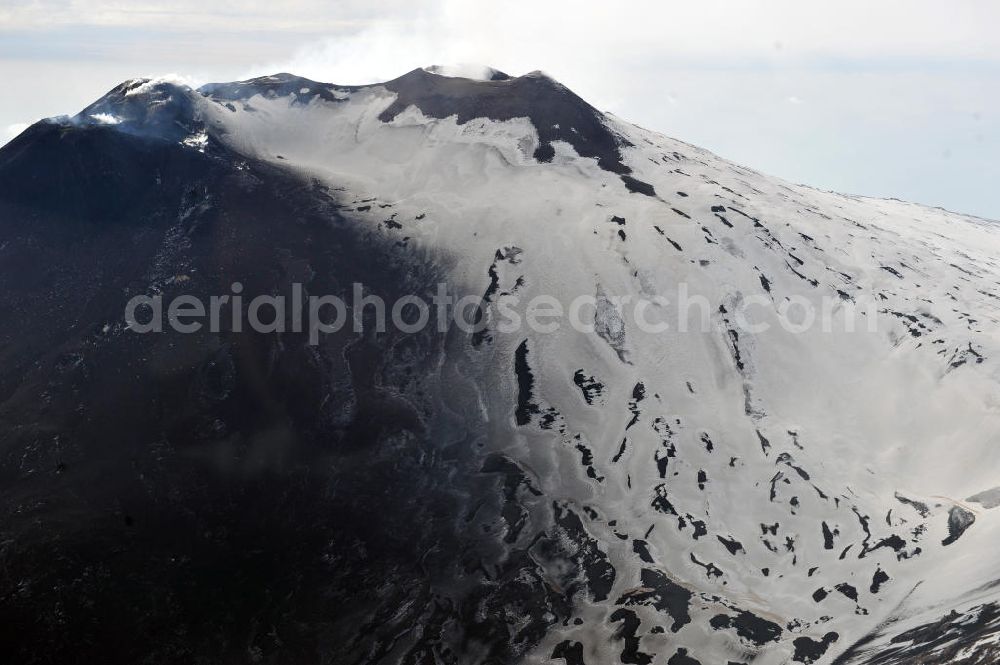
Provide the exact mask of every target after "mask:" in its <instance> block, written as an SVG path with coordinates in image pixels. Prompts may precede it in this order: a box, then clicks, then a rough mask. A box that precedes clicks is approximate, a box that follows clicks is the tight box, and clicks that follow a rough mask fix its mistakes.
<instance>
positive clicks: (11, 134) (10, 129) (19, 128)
mask: <svg viewBox="0 0 1000 665" xmlns="http://www.w3.org/2000/svg"><path fill="white" fill-rule="evenodd" d="M28 127H30V125H29V124H28V123H26V122H15V123H14V124H12V125H7V130H6V131H5V132H4V137H3V141H4V143H6V142H7V141H10V140H11V139H13V138H15V137H16V136H17V135H18V134H20V133H21V132H23V131H24V130H26V129H27V128H28Z"/></svg>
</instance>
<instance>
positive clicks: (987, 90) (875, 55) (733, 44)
mask: <svg viewBox="0 0 1000 665" xmlns="http://www.w3.org/2000/svg"><path fill="white" fill-rule="evenodd" d="M997 26H1000V3H996V2H991V1H989V0H983V1H976V0H966V1H961V0H959V1H955V2H949V3H943V2H939V1H937V0H933V1H931V0H907V1H903V0H882V1H881V2H877V3H873V2H862V1H860V0H840V1H839V2H827V1H822V2H819V1H809V0H744V1H743V2H739V3H736V2H722V1H721V0H707V1H702V2H698V3H693V2H690V1H685V2H669V1H667V2H665V1H663V0H658V1H655V2H654V1H653V0H639V1H634V2H630V3H627V4H626V3H607V2H580V1H577V2H569V1H566V0H558V1H555V2H544V1H543V0H509V1H508V2H503V3H498V2H495V1H490V2H479V1H477V0H428V1H425V2H403V1H402V0H382V1H379V0H366V1H361V0H342V1H341V2H338V3H336V4H333V3H329V2H323V1H321V0H286V1H284V2H236V1H233V0H226V1H223V2H213V3H208V2H204V1H202V0H197V1H196V0H175V1H174V2H161V1H159V0H139V1H133V2H125V1H124V0H121V1H117V2H111V1H108V0H4V2H3V4H2V5H0V77H2V78H0V80H2V81H3V84H4V95H3V97H2V99H0V141H6V140H7V139H9V138H10V137H11V135H13V133H15V132H16V131H17V130H18V129H19V128H20V127H21V126H23V123H28V122H32V121H34V120H37V119H38V118H41V117H45V116H51V115H58V114H71V113H75V112H77V111H78V110H79V109H80V108H82V107H83V106H85V105H86V104H87V103H89V102H90V101H93V100H94V99H96V98H97V97H99V96H100V95H102V94H103V93H104V92H106V91H107V90H108V89H110V88H111V87H113V86H114V85H116V84H117V83H119V82H120V81H122V80H124V79H127V78H133V77H136V76H152V75H162V74H167V73H175V74H180V75H183V76H186V77H189V78H190V80H191V81H192V83H202V82H207V81H217V80H233V79H236V78H245V77H248V76H252V75H258V74H262V73H273V72H275V71H279V70H280V71H292V72H294V73H297V74H301V75H303V76H307V77H310V78H315V79H318V80H324V81H330V82H335V83H365V82H373V81H377V80H385V79H388V78H393V77H395V76H398V75H399V74H402V73H404V72H406V71H408V70H410V69H413V68H414V67H418V66H422V65H428V64H434V63H455V62H478V63H484V64H489V65H492V66H495V67H498V68H500V69H503V70H505V71H507V72H509V73H511V74H522V73H524V72H527V71H530V70H533V69H543V70H545V71H547V72H548V73H550V74H551V75H553V76H555V77H556V78H558V79H559V80H561V81H562V82H563V83H565V84H566V85H568V86H569V87H571V88H573V89H574V90H575V91H577V92H578V93H579V94H581V95H582V96H584V97H585V98H587V99H588V100H589V101H591V102H592V103H594V104H595V105H596V106H598V107H599V108H601V109H602V110H607V111H611V112H613V113H615V114H617V115H619V116H621V117H623V118H626V119H628V120H631V121H634V122H637V123H639V124H641V125H643V126H645V127H648V128H650V129H655V130H658V131H661V132H663V133H665V134H668V135H670V136H673V137H676V138H679V139H681V140H684V141H688V142H690V143H695V144H698V145H701V146H703V147H706V148H708V149H710V150H713V151H715V152H717V153H718V154H720V155H722V156H723V157H726V158H729V159H732V160H734V161H736V162H739V163H742V164H745V165H747V166H750V167H752V168H756V169H758V170H760V171H763V172H765V173H771V174H774V175H778V176H781V177H784V178H786V179H789V180H792V181H795V182H802V183H805V184H809V185H813V186H816V187H821V188H825V189H834V190H838V191H844V192H849V193H855V194H866V195H872V196H884V197H897V198H903V199H907V200H912V201H917V202H920V203H925V204H928V205H939V206H943V207H946V208H948V209H951V210H956V211H960V212H967V213H972V214H978V215H981V216H985V217H990V218H994V219H1000V185H998V183H1000V159H998V157H997V155H998V154H1000V39H998V38H997V37H996V35H995V33H996V30H997Z"/></svg>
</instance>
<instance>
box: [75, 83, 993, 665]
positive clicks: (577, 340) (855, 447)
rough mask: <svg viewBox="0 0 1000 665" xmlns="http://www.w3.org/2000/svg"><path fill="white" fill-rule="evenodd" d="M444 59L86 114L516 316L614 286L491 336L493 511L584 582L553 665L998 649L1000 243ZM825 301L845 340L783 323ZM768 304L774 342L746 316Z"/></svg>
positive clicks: (480, 368) (174, 95)
mask: <svg viewBox="0 0 1000 665" xmlns="http://www.w3.org/2000/svg"><path fill="white" fill-rule="evenodd" d="M435 71H436V70H433V69H432V70H430V71H424V70H417V71H415V72H411V73H410V74H408V75H406V76H404V77H402V78H401V79H397V80H396V81H392V82H388V83H386V84H384V85H375V86H366V87H338V86H332V85H328V84H320V83H315V82H312V81H307V80H305V79H300V78H296V77H292V76H288V75H279V76H275V77H268V78H264V79H256V80H254V81H249V82H243V83H237V84H221V85H213V86H206V87H205V88H203V89H202V90H201V91H199V92H195V91H192V90H190V89H186V88H183V87H179V86H172V85H169V84H160V85H158V86H152V87H150V86H148V85H146V84H144V85H145V86H146V88H145V89H144V91H143V92H142V93H140V94H139V95H136V94H130V92H129V90H121V91H118V92H117V93H113V94H112V95H110V96H109V97H108V98H106V99H105V100H103V101H102V102H100V103H98V104H96V105H94V106H93V107H90V108H89V109H88V110H86V111H85V113H84V114H81V117H83V118H84V121H85V122H86V121H87V120H86V118H88V117H89V118H105V119H106V118H108V117H113V118H115V119H116V120H117V123H116V124H115V125H114V127H115V128H116V129H118V130H119V131H126V132H127V131H133V130H138V129H136V128H139V129H141V131H146V132H149V131H154V130H155V131H157V132H160V134H161V135H162V136H164V137H166V138H168V139H169V140H172V141H177V142H179V143H182V144H183V145H185V146H189V147H190V148H191V149H194V150H198V149H201V150H203V149H205V148H206V147H209V149H210V146H211V145H212V144H213V143H214V144H217V145H224V146H226V148H227V149H229V150H232V151H235V152H236V153H239V154H243V155H245V156H247V157H248V158H253V159H257V160H264V161H268V162H271V163H273V164H274V165H277V166H280V167H282V168H287V169H290V170H292V171H294V172H296V173H299V174H301V175H303V176H306V177H308V178H313V179H317V180H319V181H320V182H322V183H324V184H325V185H327V186H328V187H330V188H331V189H332V190H335V191H336V192H338V195H339V197H340V199H341V202H342V203H343V204H345V205H348V206H350V207H351V208H353V212H354V213H355V214H356V215H357V216H358V217H359V218H360V219H362V220H364V221H365V222H366V223H367V224H369V225H370V228H371V229H374V230H376V231H377V232H378V233H380V234H383V235H384V236H385V237H386V238H388V239H392V240H395V241H397V242H399V243H401V244H402V245H406V246H410V247H419V248H422V249H424V250H426V251H428V252H430V253H431V254H432V255H434V256H438V257H439V258H440V259H441V261H442V262H443V263H444V264H446V265H448V266H449V270H450V275H449V279H450V280H451V281H453V282H455V283H457V284H461V285H462V287H463V290H470V291H473V292H481V293H484V294H486V298H485V299H486V301H487V305H488V306H490V305H495V303H496V302H498V301H499V300H501V299H505V298H506V299H508V300H509V301H511V302H513V299H514V298H519V299H520V302H522V303H523V302H527V301H528V300H529V299H531V298H532V297H533V296H537V295H551V296H555V297H556V298H558V299H559V300H560V301H561V302H563V303H569V302H570V301H571V300H572V299H573V298H575V297H577V296H594V297H595V299H596V301H597V303H598V305H597V310H596V311H597V314H596V319H597V321H596V322H597V328H598V333H595V334H590V333H585V332H579V331H576V330H574V329H572V327H570V326H566V325H563V326H561V327H559V329H558V330H556V331H553V332H549V333H537V332H532V331H530V330H528V329H527V328H525V329H523V330H519V331H517V332H515V333H504V332H501V331H499V330H492V329H488V330H487V331H486V332H484V333H483V334H480V335H477V336H474V337H473V338H471V339H470V340H469V344H470V348H469V349H468V352H467V353H468V356H467V366H466V369H465V371H466V373H467V374H468V375H469V376H470V377H472V378H473V379H474V380H475V385H476V387H477V402H478V404H479V405H481V409H482V411H483V413H484V416H485V418H486V422H487V423H488V424H487V427H488V432H487V435H488V436H487V440H488V442H487V444H486V450H485V451H484V453H483V455H484V459H486V460H492V462H490V463H488V464H485V463H484V470H492V471H491V472H494V473H500V472H501V470H502V469H506V470H507V471H503V473H508V474H509V475H508V478H510V479H512V480H510V481H509V482H508V483H507V484H506V485H505V486H504V487H505V490H504V492H505V493H504V495H503V496H502V497H501V499H502V501H503V502H504V505H505V506H506V507H505V508H504V510H503V511H501V512H500V514H497V515H494V516H491V517H490V518H489V521H490V525H489V526H490V528H492V529H495V530H496V531H497V532H498V533H500V534H502V535H503V537H504V540H505V542H506V543H507V545H508V546H509V547H510V551H511V552H512V553H514V552H516V553H519V554H520V555H527V556H528V557H530V558H531V560H533V561H534V562H535V564H536V565H537V566H538V568H539V569H540V570H541V575H542V576H543V578H544V579H545V580H546V583H547V584H548V585H550V586H551V587H552V588H554V589H572V588H575V586H579V588H580V591H579V592H573V591H570V592H569V595H570V596H571V597H572V598H573V601H574V606H573V619H572V620H570V619H568V618H566V619H565V620H561V621H555V620H553V621H551V622H550V623H549V625H548V630H547V631H545V633H544V635H541V636H539V637H538V638H537V639H535V640H532V641H531V644H530V648H527V649H526V651H525V653H524V654H523V655H524V658H525V660H526V661H527V662H549V661H550V660H552V659H555V660H562V661H565V663H567V665H577V664H578V663H588V664H589V665H594V664H595V663H596V664H602V663H611V662H622V663H651V662H656V663H669V664H670V665H678V664H681V665H685V664H686V665H690V664H691V663H697V662H700V663H703V664H705V665H710V664H712V665H714V664H715V663H727V662H731V663H749V662H754V663H762V664H770V663H773V664H778V663H786V662H791V661H794V662H802V663H810V662H833V661H834V660H836V661H837V662H843V663H848V662H859V663H860V662H873V663H908V662H914V661H915V660H916V659H918V658H924V659H925V661H920V662H970V663H971V662H983V661H982V658H983V657H984V655H983V654H990V653H993V652H994V650H995V649H996V647H995V644H996V640H997V637H996V635H997V632H996V631H997V630H998V629H1000V606H998V605H997V604H996V603H997V601H998V595H1000V594H998V592H996V591H995V586H996V583H997V581H998V580H1000V559H997V557H996V556H995V555H994V554H993V546H992V545H993V543H995V532H996V530H997V529H998V526H997V521H998V518H997V515H996V512H995V511H994V510H993V509H994V508H995V507H996V506H997V505H1000V500H998V499H997V496H1000V489H996V488H998V486H1000V476H998V474H997V473H996V471H995V469H996V468H997V461H998V460H997V458H998V456H1000V451H998V449H997V448H996V447H995V446H994V445H993V444H994V442H995V441H996V439H997V437H998V436H1000V412H998V405H1000V390H998V380H1000V370H998V365H997V358H998V357H1000V339H998V335H997V330H998V328H997V316H998V314H1000V276H998V275H1000V271H998V264H997V261H998V259H997V258H996V257H997V256H1000V228H998V227H997V225H996V224H995V223H993V222H988V221H984V220H980V219H976V218H972V217H967V216H962V215H956V214H952V213H948V212H945V211H942V210H936V209H929V208H925V207H921V206H916V205H912V204H907V203H902V202H897V201H881V200H873V199H866V198H859V197H851V196H844V195H839V194H833V193H826V192H820V191H817V190H814V189H811V188H807V187H803V186H798V185H792V184H789V183H785V182H783V181H780V180H777V179H774V178H770V177H766V176H763V175H761V174H758V173H756V172H754V171H752V170H749V169H746V168H743V167H739V166H736V165H733V164H730V163H728V162H726V161H724V160H722V159H720V158H718V157H716V156H714V155H712V154H710V153H708V152H706V151H704V150H700V149H698V148H695V147H693V146H690V145H687V144H684V143H681V142H679V141H676V140H673V139H669V138H667V137H664V136H662V135H660V134H656V133H654V132H650V131H646V130H644V129H642V128H639V127H636V126H634V125H630V124H628V123H626V122H624V121H621V120H619V119H617V118H614V117H611V116H605V115H603V114H599V113H598V112H596V111H595V110H593V109H592V108H591V107H589V106H588V105H586V104H585V103H584V102H583V101H582V100H580V99H579V98H577V97H576V96H575V95H572V93H571V92H569V91H567V90H566V89H565V88H563V87H562V86H561V85H559V84H558V83H556V82H554V81H552V80H551V79H549V78H547V77H545V76H544V75H541V74H537V73H536V74H531V75H527V76H525V77H518V78H508V77H506V76H505V75H504V76H490V77H486V76H484V77H482V78H483V79H492V80H469V79H462V78H456V77H454V76H450V75H449V76H442V75H438V74H436V73H435ZM442 73H444V72H443V71H442ZM451 73H453V72H451ZM142 95H157V96H156V97H155V98H153V97H150V98H149V99H144V98H143V97H142ZM172 107H179V108H181V111H178V112H183V113H184V114H186V115H185V117H190V119H191V120H192V121H191V122H184V123H176V122H167V121H165V120H163V121H161V120H162V118H161V116H159V115H157V111H156V110H157V109H163V108H172ZM164 117H169V116H164ZM94 122H97V121H96V120H95V121H94ZM679 285H684V288H686V289H687V290H688V292H689V293H690V294H691V295H693V296H703V297H704V298H705V299H706V300H707V302H708V303H709V307H708V308H707V310H706V311H704V313H702V312H701V311H700V310H696V311H695V317H696V318H698V317H701V316H702V314H704V318H705V319H706V320H707V325H706V326H700V325H692V326H691V330H690V331H688V332H681V331H679V330H677V326H672V327H671V328H670V329H669V330H667V331H664V332H658V333H655V334H654V333H650V332H644V331H643V330H641V329H639V328H638V327H637V326H635V325H633V324H632V322H631V321H629V320H628V318H627V317H625V316H624V311H621V312H619V305H617V304H616V301H615V298H621V297H626V296H628V297H632V298H633V299H636V298H639V297H643V298H647V299H651V298H653V297H655V296H664V297H666V298H669V299H670V300H671V301H673V300H675V298H676V294H677V289H678V286H679ZM796 298H806V299H809V300H810V301H812V302H816V303H819V302H820V300H821V299H823V298H825V299H826V302H832V303H834V305H833V306H832V308H831V320H832V322H833V325H832V330H823V329H822V328H821V327H820V326H812V327H809V328H808V329H807V330H804V331H802V332H794V333H793V332H790V331H788V330H785V329H783V328H782V327H781V326H779V325H777V312H778V311H779V310H781V309H782V308H783V307H784V306H786V305H787V303H788V302H790V299H796ZM748 299H753V302H754V304H753V305H752V306H750V307H748V308H747V312H748V313H749V316H750V317H751V318H752V319H753V321H754V322H757V323H761V322H763V323H769V324H771V325H770V329H769V330H767V331H766V332H760V333H756V334H755V333H752V332H748V331H747V330H746V329H745V327H741V326H740V325H739V321H738V320H737V318H736V315H735V313H736V312H737V311H739V310H741V308H742V304H743V303H745V302H747V301H748ZM871 303H873V304H871ZM668 311H669V307H667V306H664V307H662V313H663V315H664V316H666V315H667V312H668ZM852 312H855V313H857V312H860V317H861V318H860V319H858V321H857V327H856V330H855V331H853V332H848V331H846V330H845V328H846V327H847V326H848V325H849V324H848V319H849V317H851V316H853V314H852ZM591 316H594V315H593V314H592V315H591ZM650 316H651V318H656V314H655V313H654V314H651V315H650ZM668 318H669V317H668ZM871 318H874V322H872V321H871V320H870V319H871ZM620 323H623V324H624V329H621V328H619V327H617V326H618V324H620ZM612 329H613V330H614V332H613V333H609V332H608V331H609V330H612ZM601 332H603V333H604V334H599V333H601ZM497 460H503V464H500V463H499V462H497ZM491 464H492V466H491ZM511 469H516V471H511ZM542 533H545V534H547V535H548V536H551V538H552V540H554V541H556V542H559V543H560V544H561V545H560V548H561V549H559V551H558V552H553V551H549V550H546V549H545V547H544V546H543V545H542V544H540V541H539V535H540V534H542ZM544 542H551V541H544ZM512 556H513V555H512ZM953 611H955V612H957V614H951V613H952V612H953ZM976 658H980V660H976Z"/></svg>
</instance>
